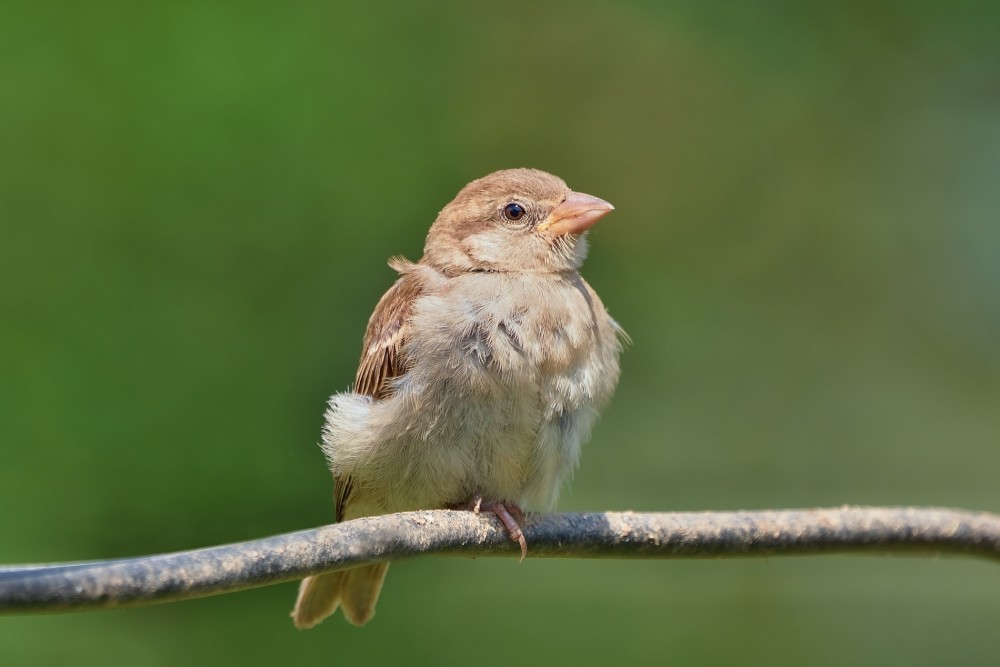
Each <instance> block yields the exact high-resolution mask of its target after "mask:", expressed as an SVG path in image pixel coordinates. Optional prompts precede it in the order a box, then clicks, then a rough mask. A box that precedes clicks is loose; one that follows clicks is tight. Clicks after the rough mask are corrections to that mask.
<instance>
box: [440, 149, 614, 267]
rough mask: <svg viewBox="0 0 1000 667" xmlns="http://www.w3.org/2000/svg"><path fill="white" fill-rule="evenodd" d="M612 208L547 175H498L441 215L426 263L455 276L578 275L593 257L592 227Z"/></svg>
mask: <svg viewBox="0 0 1000 667" xmlns="http://www.w3.org/2000/svg"><path fill="white" fill-rule="evenodd" d="M612 209H614V207H613V206H612V205H611V204H609V203H608V202H606V201H604V200H603V199H598V198H597V197H592V196H591V195H586V194H583V193H580V192H573V191H572V190H570V189H569V187H567V186H566V183H565V182H563V180H562V179H561V178H558V177H556V176H553V175H552V174H547V173H545V172H544V171H538V170H537V169H507V170H504V171H497V172H494V173H492V174H489V175H488V176H484V177H483V178H480V179H478V180H475V181H472V182H471V183H469V184H468V185H466V186H465V187H464V188H462V190H461V191H460V192H459V193H458V195H456V196H455V199H453V200H452V201H451V203H449V204H448V205H447V206H445V207H444V209H442V211H441V213H439V214H438V217H437V220H435V221H434V224H433V225H432V226H431V229H430V232H429V233H428V234H427V243H426V245H425V246H424V258H423V260H422V261H423V262H424V263H426V264H430V265H431V266H434V267H435V268H437V269H439V270H441V271H444V272H445V273H448V274H457V273H465V272H469V271H484V272H533V273H550V272H557V271H572V270H576V269H578V268H579V267H580V265H581V264H582V263H583V260H584V258H585V257H586V255H587V241H586V238H585V237H586V233H587V229H589V228H590V226H591V225H593V224H594V223H595V222H597V221H598V220H599V219H600V218H602V217H604V216H605V215H606V214H607V213H608V212H610V211H611V210H612Z"/></svg>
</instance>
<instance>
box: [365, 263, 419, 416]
mask: <svg viewBox="0 0 1000 667" xmlns="http://www.w3.org/2000/svg"><path fill="white" fill-rule="evenodd" d="M421 291H422V286H421V284H420V281H419V280H417V277H416V276H415V275H413V274H412V273H407V274H404V275H403V276H402V277H401V278H400V279H399V280H397V281H396V283H395V284H394V285H393V286H392V287H390V288H389V291H388V292H386V293H385V295H384V296H383V297H382V299H381V300H380V301H379V302H378V305H377V306H375V312H374V313H372V316H371V319H370V320H368V329H367V330H366V331H365V340H364V343H362V346H361V362H360V364H359V366H358V375H357V377H356V378H355V380H354V391H355V393H358V394H362V395H364V396H371V397H372V398H374V399H376V400H381V399H384V398H388V397H389V396H390V395H391V393H392V387H391V383H390V382H389V380H391V379H393V378H395V377H399V376H400V375H402V374H403V373H404V372H406V360H405V359H403V357H402V355H401V354H400V351H401V349H402V347H403V343H404V342H405V341H406V339H407V337H408V336H409V334H410V322H409V316H410V311H411V310H412V309H413V302H414V301H416V299H417V297H418V296H420V293H421Z"/></svg>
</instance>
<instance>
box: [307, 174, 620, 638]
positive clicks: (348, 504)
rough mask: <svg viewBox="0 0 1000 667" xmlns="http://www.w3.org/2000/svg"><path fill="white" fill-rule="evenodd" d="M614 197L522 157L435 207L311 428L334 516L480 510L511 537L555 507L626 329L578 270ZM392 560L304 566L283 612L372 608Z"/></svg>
mask: <svg viewBox="0 0 1000 667" xmlns="http://www.w3.org/2000/svg"><path fill="white" fill-rule="evenodd" d="M612 209H613V207H612V206H611V204H609V203H607V202H606V201H603V200H601V199H598V198H597V197H592V196H590V195H586V194H582V193H579V192H572V191H571V190H570V189H569V188H568V187H567V186H566V184H565V183H564V182H563V181H562V180H561V179H559V178H557V177H555V176H552V175H551V174H547V173H545V172H542V171H537V170H534V169H510V170H506V171H498V172H495V173H493V174H490V175H489V176H486V177H484V178H481V179H479V180H476V181H473V182H472V183H469V184H468V185H467V186H465V187H464V188H463V189H462V190H461V192H459V193H458V195H457V196H456V197H455V199H454V200H453V201H452V202H451V203H450V204H448V205H447V206H445V207H444V209H443V210H442V211H441V213H440V214H439V215H438V217H437V220H435V222H434V224H433V225H432V226H431V229H430V232H429V233H428V234H427V242H426V245H425V247H424V256H423V258H422V259H421V260H420V262H418V263H416V264H414V263H412V262H409V261H407V260H405V259H402V258H393V259H391V260H390V261H389V265H390V266H391V267H392V268H394V269H395V270H396V271H398V272H399V274H400V278H399V279H398V280H397V281H396V283H395V284H394V285H393V286H392V287H391V288H390V289H389V291H388V292H386V293H385V295H384V296H383V297H382V299H381V301H379V303H378V306H376V308H375V312H374V313H373V314H372V316H371V319H370V320H369V321H368V329H367V331H366V332H365V338H364V343H363V349H362V353H361V365H360V368H359V369H358V374H357V378H356V380H355V383H354V391H353V392H347V393H342V394H336V395H334V396H333V397H332V398H331V399H330V403H329V409H328V410H327V412H326V424H325V426H324V429H323V444H322V447H323V452H324V453H325V454H326V458H327V461H328V463H329V466H330V470H331V472H332V473H333V478H334V484H335V494H334V495H335V500H336V519H337V521H346V520H348V519H355V518H358V517H363V516H371V515H376V514H387V513H390V512H401V511H407V510H418V509H438V508H468V509H473V510H475V511H477V512H478V511H480V510H482V511H489V512H493V513H494V514H496V516H497V517H498V518H499V519H500V520H501V521H502V522H503V524H504V525H505V526H506V528H507V530H508V531H509V532H510V535H511V538H512V539H514V540H515V541H517V542H519V543H520V546H521V552H522V558H523V556H524V554H525V553H526V552H527V543H526V542H525V539H524V535H523V534H522V532H521V527H520V526H521V524H522V523H523V520H524V515H523V513H522V510H521V508H522V507H523V508H526V509H532V510H543V511H549V510H552V509H553V508H554V506H555V503H556V498H557V497H558V494H559V490H560V487H561V486H562V483H563V481H564V480H565V479H566V478H567V477H568V476H569V474H570V473H571V472H572V471H573V468H574V467H575V466H576V464H577V461H578V459H579V457H580V447H581V446H582V444H583V443H584V441H586V440H587V439H588V438H589V437H590V430H591V427H592V426H593V424H594V422H595V421H596V419H597V411H598V409H600V408H601V407H602V406H603V405H604V404H605V403H607V401H608V400H609V399H610V398H611V394H612V393H613V391H614V388H615V385H616V384H617V382H618V374H619V368H618V356H619V354H620V353H621V350H622V341H623V340H624V339H625V334H624V332H623V331H622V329H621V327H619V326H618V324H617V323H616V322H615V321H614V320H613V319H611V317H610V316H609V315H608V313H607V311H605V310H604V305H603V304H602V303H601V300H600V299H599V298H598V297H597V294H596V293H595V292H594V290H593V289H591V287H590V285H588V284H587V283H586V282H585V281H584V280H583V278H581V277H580V274H579V273H577V270H578V269H579V268H580V265H581V264H582V263H583V260H584V257H585V256H586V254H587V241H586V232H587V229H588V228H590V226H591V225H593V224H594V223H595V222H597V221H598V220H599V219H600V218H602V217H603V216H604V215H606V214H607V213H608V212H609V211H611V210H612ZM388 567H389V564H388V563H379V564H376V565H368V566H364V567H359V568H355V569H351V570H345V571H342V572H332V573H329V574H320V575H316V576H312V577H308V578H307V579H305V580H303V582H302V585H301V587H300V589H299V596H298V600H297V601H296V603H295V609H294V610H293V611H292V617H293V619H294V621H295V625H296V626H298V627H299V628H310V627H312V626H314V625H316V624H317V623H319V622H320V621H321V620H323V619H324V618H325V617H327V616H329V615H330V614H332V613H333V612H334V611H335V610H336V609H337V606H338V605H339V606H340V607H341V608H342V609H343V611H344V617H345V618H346V619H347V620H348V621H349V622H351V623H353V624H354V625H363V624H364V623H367V622H368V621H369V620H370V619H371V617H372V615H373V614H374V613H375V603H376V601H377V600H378V596H379V592H380V591H381V589H382V581H383V579H384V578H385V574H386V571H387V570H388Z"/></svg>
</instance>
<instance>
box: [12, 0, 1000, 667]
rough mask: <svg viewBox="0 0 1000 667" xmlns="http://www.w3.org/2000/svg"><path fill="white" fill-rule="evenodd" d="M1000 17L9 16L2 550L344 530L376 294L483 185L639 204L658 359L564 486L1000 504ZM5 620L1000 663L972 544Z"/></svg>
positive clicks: (603, 261)
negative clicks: (334, 470) (466, 192)
mask: <svg viewBox="0 0 1000 667" xmlns="http://www.w3.org/2000/svg"><path fill="white" fill-rule="evenodd" d="M998 35H1000V10H998V6H997V4H996V3H995V2H963V1H960V2H953V3H923V2H918V3H914V2H884V3H866V2H844V3H827V4H825V5H822V6H821V5H820V3H814V4H804V3H801V2H793V1H788V2H770V3H739V4H738V3H725V4H721V3H703V2H699V1H697V0H687V1H675V2H662V3H658V2H616V3H597V2H562V3H549V4H545V5H544V6H540V5H539V4H537V3H528V2H505V3H477V4H473V3H457V2H452V3H436V4H433V5H426V4H424V3H409V2H397V3H332V2H301V3H274V4H273V5H266V4H263V3H262V4H256V3H233V4H231V5H228V6H227V5H216V4H207V3H200V2H177V3H158V4H150V3H138V4H137V3H126V2H90V3H64V4H59V5H57V4H56V3H44V2H42V3H37V2H22V1H21V0H7V1H6V2H4V3H2V4H0V448H2V450H0V451H2V456H0V562H3V563H19V562H42V561H60V560H77V559H93V558H107V557H118V556H130V555H141V554H148V553H154V552H161V551H171V550H178V549H184V548H192V547H199V546H207V545H213V544H221V543H226V542H231V541H237V540H243V539H250V538H256V537H263V536H266V535H270V534H274V533H279V532H284V531H290V530H295V529H301V528H306V527H311V526H316V525H320V524H323V523H326V522H328V521H329V520H330V519H331V514H332V509H331V506H330V493H331V481H330V479H329V476H328V474H327V472H326V469H325V467H324V464H323V459H322V456H321V455H320V452H319V449H318V448H317V447H316V442H317V440H318V433H319V427H320V424H321V414H322V410H323V406H324V401H325V399H326V397H327V396H328V395H329V394H330V393H332V392H334V391H339V390H343V389H345V388H346V387H347V386H348V385H349V383H350V382H351V379H352V377H353V374H354V370H355V367H356V366H355V364H356V360H357V355H358V352H359V348H360V340H361V336H362V333H363V329H364V326H365V323H366V321H367V317H368V315H369V313H370V312H371V309H372V307H373V306H374V304H375V303H376V301H377V299H378V298H379V296H380V295H381V294H382V292H383V291H384V290H385V289H386V288H387V287H388V286H389V285H390V284H391V282H392V280H393V274H392V272H391V271H390V270H389V269H388V268H387V267H386V266H385V260H386V258H387V257H389V256H390V255H393V254H397V253H402V254H405V255H407V256H409V257H411V258H414V259H415V258H417V257H419V255H420V252H421V248H422V245H423V238H424V235H425V233H426V230H427V227H428V226H429V224H430V222H431V221H432V220H433V218H434V215H435V214H436V212H437V211H438V210H439V209H440V208H441V206H443V205H444V204H445V203H446V202H447V201H448V200H449V199H450V198H451V197H452V196H453V194H454V193H455V192H456V191H457V190H458V189H459V188H460V187H461V186H462V185H463V184H464V183H466V182H467V181H469V180H471V179H473V178H476V177H479V176H481V175H483V174H485V173H487V172H489V171H492V170H494V169H497V168H503V167H512V166H535V167H539V168H542V169H546V170H549V171H552V172H554V173H556V174H558V175H560V176H562V177H563V178H565V179H566V180H567V181H568V182H569V184H570V185H571V186H572V187H574V188H576V189H579V190H582V191H585V192H590V193H592V194H596V195H599V196H601V197H604V198H606V199H608V200H609V201H611V202H613V203H614V204H615V205H616V206H617V210H616V211H615V212H614V214H613V215H611V216H610V217H608V218H607V219H606V220H604V221H602V222H601V223H600V225H598V227H597V228H596V229H595V231H594V232H593V234H592V238H591V240H592V252H591V256H590V259H589V261H588V263H587V265H586V267H585V271H584V273H585V275H586V276H587V278H588V279H589V280H590V282H591V283H592V284H593V285H594V286H595V288H596V289H597V290H598V292H599V293H600V294H601V296H602V298H603V299H604V301H605V303H606V304H607V305H608V307H609V309H610V310H611V312H612V313H613V314H614V315H615V317H616V318H617V319H618V320H619V321H620V322H621V323H622V324H623V325H624V326H625V327H626V329H627V330H628V331H629V332H630V333H631V335H632V337H633V339H634V341H635V342H634V345H633V346H632V347H631V348H630V349H629V350H628V352H627V354H626V355H625V357H624V374H623V378H622V383H621V386H620V389H619V391H618V394H617V396H616V399H615V401H614V403H613V405H612V406H611V407H610V408H609V409H608V410H607V411H606V412H605V414H604V417H603V420H602V422H601V424H600V425H599V427H598V428H597V430H596V432H595V435H594V438H593V440H592V441H591V442H590V444H589V445H588V447H587V449H586V451H585V454H584V457H583V462H582V467H581V469H580V470H579V472H578V474H577V475H576V478H575V480H574V482H573V484H572V487H571V488H569V489H568V490H567V491H566V492H565V493H564V495H563V499H562V501H561V504H560V508H561V509H563V510H606V509H607V510H610V509H618V510H622V509H634V510H712V509H719V510H721V509H739V508H778V507H805V506H829V505H838V504H842V503H852V504H913V505H948V506H961V507H967V508H973V509H984V510H993V511H998V510H1000V488H998V473H1000V447H998V445H1000V219H998V213H997V211H998V207H1000V75H998V72H1000V39H998ZM294 595H295V586H294V585H293V584H286V585H281V586H275V587H271V588H266V589H260V590H256V591H251V592H246V593H241V594H235V595H228V596H223V597H218V598H213V599H205V600H200V601H193V602H186V603H181V604H173V605H166V606H160V607H152V608H144V609H135V610H128V611H117V612H100V613H87V614H75V615H64V616H34V617H4V618H0V662H2V663H3V664H5V665H20V664H33V665H45V664H53V665H55V664H60V665H61V664H71V663H72V664H102V665H113V664H130V665H132V664H141V665H152V666H155V665H176V664H185V665H191V666H194V665H202V664H205V665H218V664H233V663H240V664H263V663H270V664H320V663H336V664H380V663H383V664H400V663H405V664H442V665H448V664H481V665H494V664H496V665H501V664H524V663H528V664H532V663H542V664H550V663H551V664H555V662H556V661H558V662H559V664H565V663H566V662H572V663H580V664H588V663H597V662H600V663H605V664H606V663H608V662H611V661H615V662H617V663H619V664H638V663H639V662H640V661H642V662H643V664H648V662H649V661H650V660H651V659H653V660H657V661H666V660H667V659H668V658H669V659H672V660H673V661H675V662H677V663H678V664H733V663H737V662H738V663H740V664H768V665H770V664H810V665H843V664H852V665H864V664H872V665H886V664H908V665H920V664H926V665H939V664H962V665H975V664H996V662H995V660H996V656H997V655H998V652H1000V633H998V631H997V628H998V627H1000V571H998V570H997V567H996V565H995V564H989V563H986V562H978V561H973V560H966V559H951V558H946V559H941V560H933V559H923V558H915V559H910V558H898V557H897V558H885V557H814V558H802V559H780V558H775V559H768V560H764V559H761V560H744V561H690V562H625V561H621V562H613V561H554V560H549V561H544V560H532V559H530V558H529V559H528V560H527V561H526V562H525V563H523V564H520V565H518V564H517V561H516V559H514V558H511V559H485V560H483V559H480V560H463V559H443V558H425V559H418V560H414V561H409V562H405V563H400V564H397V565H395V566H394V567H393V568H392V571H391V572H390V577H389V580H388V583H387V586H386V589H385V591H384V593H383V596H382V600H381V603H380V605H379V611H378V615H377V616H376V619H375V621H374V622H373V623H372V624H370V625H369V626H367V627H365V628H364V629H361V630H358V629H356V628H353V627H350V626H348V625H347V624H345V623H344V622H343V621H342V620H341V619H340V618H335V619H332V620H330V621H328V622H326V623H324V624H323V625H322V626H320V627H319V628H317V629H315V630H313V631H310V632H305V633H302V632H298V631H296V630H295V629H294V628H293V627H292V624H291V623H290V621H289V619H288V618H287V613H288V610H289V609H290V607H291V604H292V601H293V598H294Z"/></svg>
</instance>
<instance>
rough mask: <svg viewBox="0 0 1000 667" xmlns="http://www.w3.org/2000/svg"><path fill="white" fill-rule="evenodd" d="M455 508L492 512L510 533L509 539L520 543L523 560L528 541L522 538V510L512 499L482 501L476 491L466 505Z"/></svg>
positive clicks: (526, 551)
mask: <svg viewBox="0 0 1000 667" xmlns="http://www.w3.org/2000/svg"><path fill="white" fill-rule="evenodd" d="M455 509H464V510H467V511H469V512H474V513H475V514H479V513H480V512H481V511H483V512H493V514H495V515H496V517H497V518H498V519H500V523H502V524H503V527H504V528H506V529H507V532H508V533H510V539H512V540H514V541H515V542H517V543H518V544H519V545H521V560H524V557H525V556H527V555H528V541H527V540H526V539H524V531H522V530H521V524H523V523H524V511H523V510H522V509H521V508H520V507H518V505H517V503H515V502H514V501H512V500H504V501H500V500H492V501H489V502H483V497H482V496H481V495H480V494H478V493H477V494H476V495H475V496H474V497H473V498H472V500H470V501H469V502H468V503H467V504H466V505H462V506H459V507H456V508H455Z"/></svg>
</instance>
